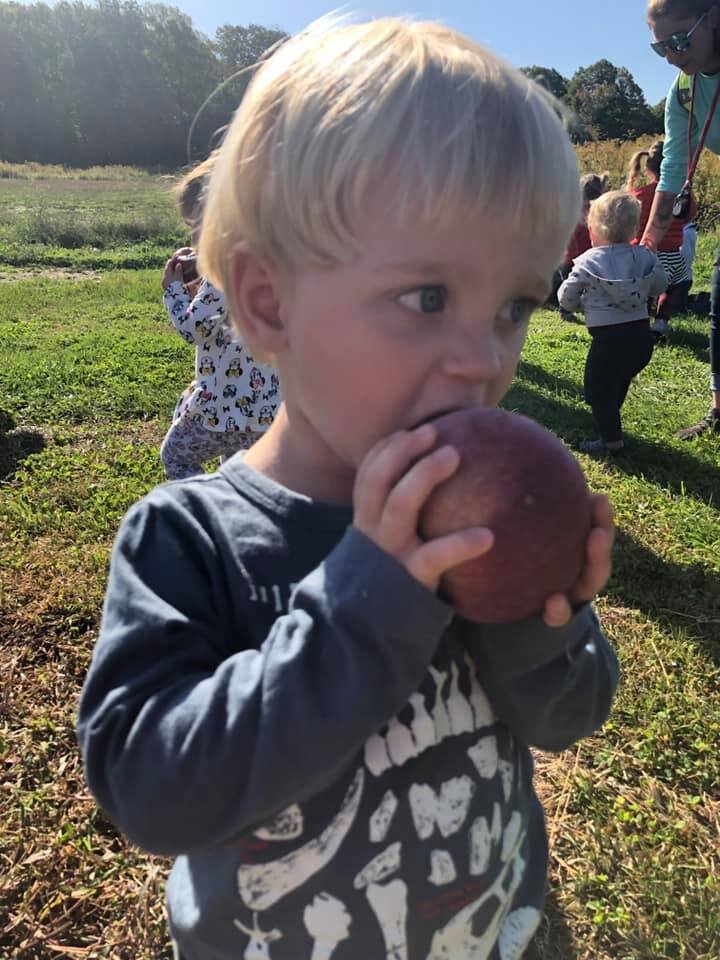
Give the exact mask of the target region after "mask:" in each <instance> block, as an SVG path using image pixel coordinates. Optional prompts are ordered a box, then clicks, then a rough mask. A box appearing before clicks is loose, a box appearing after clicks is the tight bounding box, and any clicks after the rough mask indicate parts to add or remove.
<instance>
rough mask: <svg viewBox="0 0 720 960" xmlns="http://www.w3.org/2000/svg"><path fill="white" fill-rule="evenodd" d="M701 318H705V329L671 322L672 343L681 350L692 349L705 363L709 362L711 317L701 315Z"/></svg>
mask: <svg viewBox="0 0 720 960" xmlns="http://www.w3.org/2000/svg"><path fill="white" fill-rule="evenodd" d="M695 319H697V318H695ZM700 319H701V320H705V329H704V330H697V329H691V328H690V327H686V326H678V325H677V324H676V323H673V322H671V325H670V326H671V333H670V344H671V345H672V346H673V347H677V348H679V349H680V350H688V351H690V353H692V354H693V355H694V356H695V358H696V359H697V360H701V361H702V362H704V363H709V361H710V343H709V333H710V318H709V317H701V318H700ZM659 349H661V350H662V349H663V348H662V347H660V348H659Z"/></svg>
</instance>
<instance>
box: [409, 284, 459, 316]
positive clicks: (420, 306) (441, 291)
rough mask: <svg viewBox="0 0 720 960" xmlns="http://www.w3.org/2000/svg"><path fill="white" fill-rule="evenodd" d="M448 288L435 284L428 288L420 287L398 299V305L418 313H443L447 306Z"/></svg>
mask: <svg viewBox="0 0 720 960" xmlns="http://www.w3.org/2000/svg"><path fill="white" fill-rule="evenodd" d="M447 298H448V292H447V287H444V286H442V285H441V284H434V285H432V286H427V287H418V288H417V290H411V291H410V292H409V293H403V295H402V296H400V297H398V303H401V304H402V305H403V306H404V307H408V308H409V309H410V310H416V311H417V312H418V313H442V311H443V310H444V309H445V306H446V305H447Z"/></svg>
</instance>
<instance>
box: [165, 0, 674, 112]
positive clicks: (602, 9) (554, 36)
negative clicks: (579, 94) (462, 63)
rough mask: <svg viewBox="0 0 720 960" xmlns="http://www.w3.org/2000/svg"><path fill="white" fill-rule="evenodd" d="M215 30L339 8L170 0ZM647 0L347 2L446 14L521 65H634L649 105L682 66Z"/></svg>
mask: <svg viewBox="0 0 720 960" xmlns="http://www.w3.org/2000/svg"><path fill="white" fill-rule="evenodd" d="M168 2H170V3H171V4H172V5H174V6H177V7H179V8H180V9H181V10H183V11H184V12H185V13H187V14H189V15H190V16H191V17H192V19H193V23H194V25H195V26H196V27H197V28H198V29H199V30H201V31H202V32H203V33H206V34H208V35H209V36H212V35H213V34H214V32H215V29H216V27H218V26H220V25H221V24H223V23H235V24H240V25H242V26H245V25H247V24H249V23H259V24H262V25H263V26H266V27H278V28H280V29H282V30H284V31H286V32H287V33H295V32H296V31H297V30H299V29H301V28H302V27H304V26H305V25H306V24H307V23H309V22H310V21H311V20H314V19H316V18H317V17H319V16H321V15H322V14H324V13H328V12H330V11H331V10H333V9H337V7H336V6H335V5H334V4H333V3H332V2H327V0H243V2H241V3H238V2H230V0H179V2H178V0H168ZM645 6H646V5H645V2H644V0H593V2H588V0H576V2H575V3H570V2H568V0H562V2H560V0H504V2H503V0H445V2H444V3H440V2H438V0H434V2H433V0H405V2H403V0H364V2H363V3H362V4H361V3H358V4H357V5H356V4H352V5H348V6H347V7H346V9H347V10H351V11H358V12H360V13H366V14H370V15H373V16H378V15H387V14H412V15H414V16H420V17H426V18H432V19H434V20H442V21H443V22H445V23H447V24H448V25H449V26H452V27H454V28H455V29H458V30H461V31H463V32H464V33H467V34H468V35H469V36H471V37H473V38H474V39H475V40H479V41H481V42H482V43H485V44H487V45H488V46H489V47H491V48H492V49H493V50H494V51H495V52H496V53H498V54H500V55H501V56H503V57H505V59H506V60H509V61H510V63H513V64H515V66H518V67H523V66H530V65H531V64H535V63H536V64H539V65H540V66H544V67H555V69H556V70H559V71H560V73H562V74H563V76H565V77H570V76H572V74H573V73H574V72H575V70H576V69H577V68H578V67H585V66H588V65H589V64H591V63H594V62H595V61H596V60H600V59H601V58H602V57H605V58H607V59H608V60H610V61H611V62H612V63H614V64H615V65H616V66H618V67H627V68H628V69H629V70H630V72H631V73H632V75H633V76H634V77H635V79H636V81H637V82H638V83H639V85H640V86H641V87H642V89H643V92H644V93H645V96H646V98H647V100H648V103H650V104H654V103H657V102H658V100H661V99H662V98H663V97H664V96H665V94H666V93H667V89H668V87H669V86H670V83H671V81H672V79H673V75H674V71H673V69H672V67H670V66H669V65H668V64H667V63H666V62H665V61H664V60H661V59H660V57H658V56H657V54H655V53H653V52H652V50H651V49H650V47H649V46H648V42H649V39H650V33H649V30H648V28H647V25H646V23H645Z"/></svg>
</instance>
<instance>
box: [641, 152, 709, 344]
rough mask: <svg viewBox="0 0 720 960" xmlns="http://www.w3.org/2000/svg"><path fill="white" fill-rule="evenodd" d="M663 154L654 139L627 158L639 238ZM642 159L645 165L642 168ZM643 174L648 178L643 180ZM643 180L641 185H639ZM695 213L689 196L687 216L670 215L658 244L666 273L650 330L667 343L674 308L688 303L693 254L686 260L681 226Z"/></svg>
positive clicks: (646, 220)
mask: <svg viewBox="0 0 720 960" xmlns="http://www.w3.org/2000/svg"><path fill="white" fill-rule="evenodd" d="M662 158H663V141H662V140H656V141H655V142H654V143H652V144H651V145H650V147H649V149H647V150H638V151H637V153H634V154H633V156H632V157H631V158H630V163H629V166H628V178H627V182H626V184H625V189H626V190H627V191H628V192H629V193H630V194H632V196H633V197H637V199H638V200H639V201H640V204H641V212H640V221H639V223H638V229H637V232H636V239H637V240H640V238H641V237H642V235H643V234H644V232H645V227H646V226H647V222H648V218H649V216H650V211H651V210H652V205H653V200H654V199H655V193H656V191H657V185H658V180H659V179H660V167H661V165H662ZM643 160H645V167H644V169H643ZM643 174H644V175H645V176H646V177H649V178H650V182H649V183H645V184H642V180H643ZM641 184H642V185H641ZM696 213H697V203H696V202H695V198H694V197H693V198H692V203H691V206H690V209H689V210H688V213H687V216H686V217H681V218H680V217H673V218H672V220H671V222H670V226H669V227H668V230H667V233H666V234H665V236H664V237H663V238H662V240H661V241H660V245H659V246H658V248H657V258H658V260H659V261H660V263H661V264H662V265H663V268H664V270H665V273H666V274H667V281H668V286H667V290H666V291H665V292H664V293H662V294H661V295H660V297H659V298H658V302H657V307H656V309H655V319H654V322H653V324H652V327H651V329H652V332H653V334H654V336H655V339H656V340H657V341H658V342H659V343H666V342H667V340H668V338H669V336H670V321H671V320H672V315H673V312H674V311H677V310H682V309H683V307H684V306H685V305H686V304H687V296H688V293H689V292H690V287H691V285H692V256H694V247H693V250H692V256H690V259H689V260H688V255H689V253H690V251H689V248H688V247H686V246H685V230H684V228H685V227H686V226H688V225H689V224H691V223H692V220H693V217H694V216H695V215H696Z"/></svg>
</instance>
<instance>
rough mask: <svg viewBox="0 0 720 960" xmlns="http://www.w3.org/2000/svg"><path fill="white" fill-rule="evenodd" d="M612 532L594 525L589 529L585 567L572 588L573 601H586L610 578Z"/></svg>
mask: <svg viewBox="0 0 720 960" xmlns="http://www.w3.org/2000/svg"><path fill="white" fill-rule="evenodd" d="M611 570H612V532H611V531H610V530H606V529H603V528H602V527H595V529H594V530H591V531H590V536H589V537H588V540H587V546H586V552H585V569H584V570H583V572H582V575H581V576H580V579H579V580H578V582H577V583H576V584H575V586H574V587H573V590H572V595H571V596H572V599H573V601H574V602H575V603H588V602H589V601H590V600H592V599H593V597H594V596H595V595H596V594H597V593H599V592H600V591H601V590H602V589H603V587H604V586H605V584H606V583H607V582H608V580H609V579H610V573H611Z"/></svg>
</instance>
